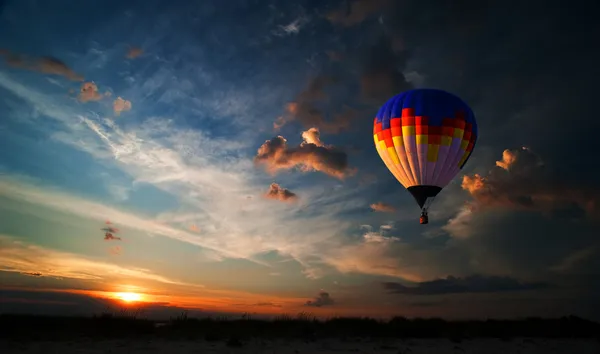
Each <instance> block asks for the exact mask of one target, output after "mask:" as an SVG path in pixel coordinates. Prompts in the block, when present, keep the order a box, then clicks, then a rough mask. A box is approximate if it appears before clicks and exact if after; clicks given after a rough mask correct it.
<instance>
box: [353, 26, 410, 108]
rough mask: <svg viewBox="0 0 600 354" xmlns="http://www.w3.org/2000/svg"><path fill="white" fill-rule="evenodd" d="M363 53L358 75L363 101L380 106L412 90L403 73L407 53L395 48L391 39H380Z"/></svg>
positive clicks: (394, 41)
mask: <svg viewBox="0 0 600 354" xmlns="http://www.w3.org/2000/svg"><path fill="white" fill-rule="evenodd" d="M365 53H366V55H365V57H364V58H363V60H362V62H363V63H362V71H361V73H360V86H361V94H362V97H363V98H364V99H365V100H367V101H368V102H372V103H374V104H382V103H383V102H385V101H386V100H388V99H389V98H391V97H392V96H394V95H396V94H398V93H400V92H402V91H406V90H409V89H411V88H412V85H411V83H409V82H408V80H407V79H406V77H405V76H404V73H403V70H404V68H405V67H406V63H407V59H408V53H407V52H406V51H405V50H402V49H399V48H397V44H396V40H395V39H394V38H393V37H385V36H384V37H380V38H379V40H378V41H377V42H375V44H374V45H373V46H372V47H371V48H369V49H368V50H366V51H365Z"/></svg>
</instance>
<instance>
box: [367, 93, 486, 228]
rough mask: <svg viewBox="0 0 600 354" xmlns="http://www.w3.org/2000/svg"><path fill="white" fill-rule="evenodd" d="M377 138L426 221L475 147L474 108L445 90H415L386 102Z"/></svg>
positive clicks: (386, 160)
mask: <svg viewBox="0 0 600 354" xmlns="http://www.w3.org/2000/svg"><path fill="white" fill-rule="evenodd" d="M373 138H374V140H375V147H376V148H377V152H378V153H379V156H380V157H381V159H382V160H383V162H384V163H385V165H386V166H387V168H388V169H389V170H390V172H391V173H392V174H393V175H394V177H396V179H397V180H398V181H399V182H400V183H401V184H402V185H403V186H404V187H405V188H406V189H408V191H409V192H410V193H411V194H412V195H413V197H414V198H415V200H416V201H417V203H418V204H419V207H420V208H421V211H422V213H421V223H422V224H426V223H427V222H428V220H427V210H428V208H429V205H431V202H432V201H433V199H434V198H435V196H436V195H437V194H438V193H439V192H440V191H441V190H442V188H444V187H445V186H446V185H447V184H448V183H449V182H450V181H451V180H452V179H453V178H454V177H455V176H456V175H457V174H458V171H460V170H461V169H462V168H463V166H464V165H465V163H466V162H467V160H468V159H469V156H471V152H472V151H473V148H474V146H475V142H476V140H477V122H476V121H475V116H474V114H473V111H472V110H471V108H470V107H469V106H468V105H467V104H466V103H465V102H463V101H462V100H461V99H460V98H458V97H457V96H455V95H453V94H450V93H448V92H445V91H442V90H435V89H416V90H411V91H406V92H403V93H401V94H399V95H396V96H394V97H392V98H391V99H390V100H389V101H387V102H386V103H385V104H384V105H383V106H382V107H381V108H380V109H379V112H378V113H377V117H375V122H374V125H373Z"/></svg>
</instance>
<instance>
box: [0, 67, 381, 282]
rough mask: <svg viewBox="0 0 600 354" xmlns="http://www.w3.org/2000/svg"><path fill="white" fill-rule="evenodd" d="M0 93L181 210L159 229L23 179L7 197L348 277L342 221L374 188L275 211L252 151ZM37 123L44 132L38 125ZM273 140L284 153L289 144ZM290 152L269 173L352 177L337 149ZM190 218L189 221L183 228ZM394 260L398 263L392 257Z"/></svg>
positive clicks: (22, 91)
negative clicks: (337, 270) (304, 171)
mask: <svg viewBox="0 0 600 354" xmlns="http://www.w3.org/2000/svg"><path fill="white" fill-rule="evenodd" d="M0 86H2V87H4V88H6V89H7V90H9V91H11V92H13V93H14V94H15V95H17V96H18V97H20V98H22V99H23V100H25V101H26V102H30V103H31V104H33V105H34V107H35V108H36V109H37V110H39V111H40V112H43V114H44V115H45V117H46V118H45V119H52V120H53V122H54V123H57V124H53V127H59V129H58V131H53V132H49V134H51V136H52V138H53V139H55V140H56V141H60V142H62V143H65V144H68V146H71V147H73V148H75V149H77V150H79V151H82V152H85V153H87V154H89V155H90V157H91V158H94V159H96V160H97V161H99V162H101V163H102V164H103V165H106V166H108V167H109V168H114V169H118V170H120V171H122V172H123V173H124V174H126V175H127V176H129V178H131V179H132V180H133V182H132V183H133V185H134V186H135V185H139V184H142V183H144V184H150V185H151V186H152V187H154V188H158V189H159V190H160V191H161V192H164V193H166V194H167V197H168V198H174V199H175V200H176V201H177V202H178V203H179V206H178V207H177V208H176V210H165V211H164V212H163V213H161V215H162V218H157V220H153V219H149V218H147V217H142V216H140V215H138V214H136V213H132V212H124V211H123V210H120V209H117V208H114V207H109V206H107V205H104V204H102V203H97V202H94V201H91V200H85V199H83V198H80V197H77V196H74V195H70V194H67V193H65V192H63V191H60V190H58V189H55V188H51V187H50V186H44V185H40V184H39V183H38V182H37V181H31V180H29V181H28V180H27V179H26V178H22V176H12V177H10V178H8V177H7V178H0V194H1V195H4V196H7V197H9V198H11V199H15V200H18V201H22V202H27V203H33V204H37V205H40V206H43V207H47V208H51V209H54V210H58V211H61V212H65V213H69V214H72V215H77V216H80V217H84V218H89V219H93V220H99V221H104V220H106V218H109V219H110V220H111V221H113V222H115V223H117V224H120V225H122V227H124V228H125V227H126V228H132V229H135V230H140V231H144V232H145V233H147V234H149V235H156V236H162V237H168V238H173V239H176V240H180V241H182V242H186V243H189V244H192V245H197V246H200V247H203V250H202V251H201V252H203V254H205V253H206V254H210V255H214V257H212V256H211V259H212V260H214V261H220V260H223V259H224V258H237V259H245V260H247V261H250V262H254V263H256V264H260V265H263V266H269V267H270V266H271V264H270V263H271V262H267V261H265V260H264V259H262V258H261V257H258V256H257V255H260V254H264V252H266V251H276V252H277V253H278V254H279V255H281V256H282V257H289V259H291V260H292V259H293V260H294V261H296V262H298V264H299V266H300V267H301V269H302V272H303V274H305V275H306V276H315V277H319V276H322V275H323V274H326V272H327V271H332V270H334V269H333V268H332V267H337V265H338V264H340V265H341V266H342V267H343V268H342V269H343V270H344V271H347V270H348V269H349V268H348V264H350V263H351V262H352V259H350V260H349V261H348V262H347V263H346V264H343V262H341V261H340V260H339V258H340V255H339V254H338V250H339V249H343V247H344V246H346V245H347V244H348V243H352V242H354V241H353V240H351V239H348V238H347V237H345V236H344V235H345V230H348V229H351V228H352V225H353V224H354V222H355V221H354V220H351V219H348V218H347V217H345V215H346V213H347V212H348V211H349V210H350V211H353V210H360V209H361V208H364V205H365V201H364V200H363V198H362V197H361V195H362V193H363V192H364V190H365V189H366V188H368V187H362V186H357V187H355V188H352V189H337V188H336V189H333V190H332V189H331V188H330V186H321V185H310V186H305V187H304V188H302V189H301V190H294V192H296V193H298V195H302V196H303V199H304V200H309V201H310V204H307V205H302V206H294V207H292V208H275V209H273V207H272V204H271V203H270V202H269V201H268V200H265V198H252V199H248V198H247V196H248V195H254V194H255V193H256V190H258V189H261V188H263V187H261V186H264V183H265V179H264V176H263V174H262V173H258V172H257V170H256V168H255V165H253V164H252V161H251V159H248V156H247V150H246V149H248V148H250V146H251V145H250V143H245V142H244V141H242V140H235V141H232V140H231V139H230V138H219V137H214V136H208V135H207V134H205V133H203V132H201V131H197V130H190V129H185V128H181V127H178V126H176V125H175V124H173V123H172V122H171V121H169V120H167V119H155V118H150V119H146V120H145V121H144V122H143V123H142V124H139V125H136V124H135V123H133V122H132V123H131V124H130V125H128V126H127V129H125V128H123V127H121V126H119V125H117V124H116V123H115V122H114V121H113V120H112V119H110V118H102V117H100V116H99V115H97V114H93V113H89V112H88V111H86V112H81V111H80V110H79V109H80V108H79V107H70V106H66V105H63V104H57V103H56V100H55V99H54V98H53V97H50V96H47V95H44V94H41V93H39V92H37V91H36V90H32V89H30V88H28V87H26V86H24V85H23V84H20V83H18V82H15V81H13V80H11V79H9V78H8V77H7V76H6V75H2V74H1V73H0ZM19 117H21V116H19ZM19 119H20V118H19ZM34 119H35V117H34ZM31 123H32V124H39V119H37V120H34V121H32V122H31ZM279 139H282V140H283V141H278V140H279ZM274 140H275V143H277V142H279V143H281V142H283V143H285V139H283V138H276V139H274ZM251 141H252V140H251ZM283 145H284V146H279V147H277V148H278V149H275V151H272V152H273V153H274V155H275V156H268V155H267V160H268V159H269V158H270V159H273V160H274V161H270V160H269V161H263V162H262V163H267V164H268V165H269V166H270V165H271V164H276V163H280V164H281V163H283V162H285V160H286V159H287V162H286V164H287V165H285V167H286V168H288V169H289V168H292V167H295V166H296V165H297V166H299V167H303V166H304V163H308V167H309V168H310V169H311V170H312V169H314V167H316V168H322V169H323V170H325V171H327V172H328V173H330V174H332V175H335V176H340V177H341V176H349V175H351V174H352V172H353V171H351V169H350V168H348V166H347V162H346V155H345V153H343V152H340V151H338V150H336V149H335V148H333V147H329V146H324V147H318V146H316V145H314V144H308V143H306V142H305V143H303V144H301V146H298V147H295V148H291V149H290V148H289V147H287V145H285V144H283ZM268 148H273V146H270V145H269V144H268V143H266V144H265V146H264V147H263V148H262V150H264V149H268ZM263 152H264V151H263ZM275 153H276V154H275ZM264 157H265V156H263V158H264ZM278 159H279V160H278ZM292 163H294V164H296V165H292ZM269 166H268V167H269ZM304 167H305V168H306V167H307V166H304ZM276 170H277V168H276V169H275V171H276ZM288 178H291V179H294V178H300V176H298V177H295V176H294V175H291V176H289V177H288ZM26 181H28V182H26ZM167 214H168V215H167ZM184 217H185V220H187V221H182V220H180V219H181V218H184ZM190 222H193V223H194V224H196V225H197V226H198V227H199V228H200V229H201V230H202V236H201V237H200V235H198V234H197V233H193V232H191V231H189V229H188V227H189V223H190ZM167 223H168V224H167ZM172 223H173V224H177V225H176V226H177V227H176V226H175V225H171V224H172ZM357 252H359V251H358V250H357ZM342 258H345V256H344V257H342ZM389 259H390V261H392V260H393V259H392V257H391V256H390V257H389ZM379 261H380V260H379V259H377V260H375V263H377V262H379ZM360 269H361V270H362V269H364V270H366V271H368V272H379V273H376V274H380V273H381V272H385V274H389V273H391V272H392V271H391V270H390V269H383V268H376V269H375V268H369V267H368V266H366V265H365V266H364V267H360Z"/></svg>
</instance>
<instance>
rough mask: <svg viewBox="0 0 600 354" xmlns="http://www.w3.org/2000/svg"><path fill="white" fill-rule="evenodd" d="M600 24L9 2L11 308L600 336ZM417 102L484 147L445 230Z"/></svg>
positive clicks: (6, 87) (0, 290) (547, 6)
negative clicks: (549, 321)
mask: <svg viewBox="0 0 600 354" xmlns="http://www.w3.org/2000/svg"><path fill="white" fill-rule="evenodd" d="M592 6H593V5H591V3H590V2H587V3H586V2H584V1H577V0H575V1H570V2H569V7H568V8H565V7H564V2H560V1H547V0H545V1H541V0H531V1H513V0H506V1H502V2H499V1H498V2H480V1H471V0H464V1H452V2H449V1H427V2H422V1H417V0H405V1H393V0H371V1H366V0H348V1H326V2H325V1H316V0H313V1H309V0H304V1H289V0H286V1H284V0H281V1H270V2H267V1H258V0H255V1H250V0H231V1H228V2H226V3H224V2H222V1H183V0H181V1H179V0H171V1H158V0H144V1H133V0H132V1H125V0H120V1H112V0H105V1H102V2H87V3H86V4H85V5H84V4H83V3H82V2H77V1H67V0H58V1H52V2H50V1H41V0H38V1H34V0H18V1H17V0H12V1H11V0H5V1H0V245H1V247H0V312H2V313H6V312H21V313H35V314H74V315H75V314H91V313H98V312H99V311H102V310H103V309H105V308H106V307H110V308H121V307H124V308H133V307H135V308H143V309H144V311H146V312H145V313H146V314H147V315H148V316H159V315H165V316H166V315H167V314H170V313H177V312H181V310H189V311H192V312H193V313H198V314H202V313H205V314H206V313H227V314H237V313H243V312H248V313H253V314H257V315H276V314H283V313H285V314H296V313H300V312H307V313H311V314H314V315H316V316H371V317H381V318H383V317H389V316H394V315H401V316H407V317H415V316H421V317H432V316H435V317H443V318H485V317H497V318H503V317H524V316H562V315H568V314H576V315H579V316H583V317H587V318H591V319H600V306H599V304H598V303H597V299H598V297H599V296H600V286H599V285H598V284H600V262H599V259H600V239H599V238H598V226H600V189H599V188H598V185H597V181H599V180H600V168H599V167H598V164H597V163H594V161H597V160H598V157H597V151H598V149H597V147H596V144H595V142H596V140H597V132H598V131H599V129H600V123H599V120H598V119H597V111H596V110H595V109H596V106H597V105H596V102H595V99H594V98H593V95H594V94H595V89H596V88H597V82H598V79H599V74H600V72H599V71H598V66H597V63H598V62H599V61H600V52H599V51H600V48H598V46H597V44H596V42H595V41H596V39H597V38H598V35H600V31H599V26H598V24H597V21H595V18H594V15H593V13H594V9H593V8H591V7H592ZM412 88H437V89H442V90H446V91H449V92H452V93H454V94H456V95H458V96H459V97H461V98H462V99H463V100H464V101H465V102H467V103H468V104H469V106H470V107H471V108H472V109H473V111H474V114H475V117H476V119H477V123H478V127H479V128H478V129H479V136H478V141H477V146H476V147H475V150H474V152H473V154H472V155H471V158H470V159H469V161H468V162H467V164H466V165H465V167H464V168H463V170H461V172H460V173H459V174H458V175H457V176H456V177H455V178H454V179H453V180H452V181H451V182H450V184H449V185H448V186H446V187H445V188H444V189H443V191H442V192H441V193H440V195H439V196H438V197H437V198H436V200H435V202H434V203H433V205H432V207H431V209H430V213H429V215H430V223H429V224H428V225H419V223H418V216H419V208H418V207H417V206H416V203H415V201H414V199H413V198H412V196H411V195H410V193H408V192H407V191H406V190H405V189H404V188H403V187H402V185H400V183H399V182H398V181H397V180H395V179H394V177H393V175H392V174H391V173H390V172H389V171H388V170H387V168H386V167H385V164H384V163H383V161H382V160H381V158H379V156H378V155H377V151H376V149H375V146H374V144H373V136H372V129H373V118H374V117H375V115H376V114H377V111H378V109H379V107H380V106H381V105H382V104H384V103H385V102H386V101H387V100H388V99H389V98H391V97H392V96H394V95H396V94H398V93H400V92H402V91H406V90H409V89H412ZM107 221H108V222H110V224H107ZM106 227H113V228H118V231H117V232H115V233H113V236H114V237H115V238H117V237H118V238H120V239H108V240H105V234H104V231H102V229H103V228H106ZM123 294H129V295H123ZM131 294H133V295H131Z"/></svg>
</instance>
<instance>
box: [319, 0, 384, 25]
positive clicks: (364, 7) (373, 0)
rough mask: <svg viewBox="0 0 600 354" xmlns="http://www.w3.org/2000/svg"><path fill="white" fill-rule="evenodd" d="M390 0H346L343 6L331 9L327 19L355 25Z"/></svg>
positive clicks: (376, 11)
mask: <svg viewBox="0 0 600 354" xmlns="http://www.w3.org/2000/svg"><path fill="white" fill-rule="evenodd" d="M390 3H391V0H353V1H347V2H346V7H345V8H339V9H336V10H334V11H331V12H330V13H329V14H328V15H327V19H328V20H329V21H331V22H332V23H333V24H336V25H341V26H346V27H350V26H355V25H358V24H359V23H361V22H363V21H364V20H366V19H367V18H369V17H371V16H373V15H375V14H377V13H378V12H381V11H383V10H384V9H385V8H386V7H387V6H388V5H389V4H390Z"/></svg>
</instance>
